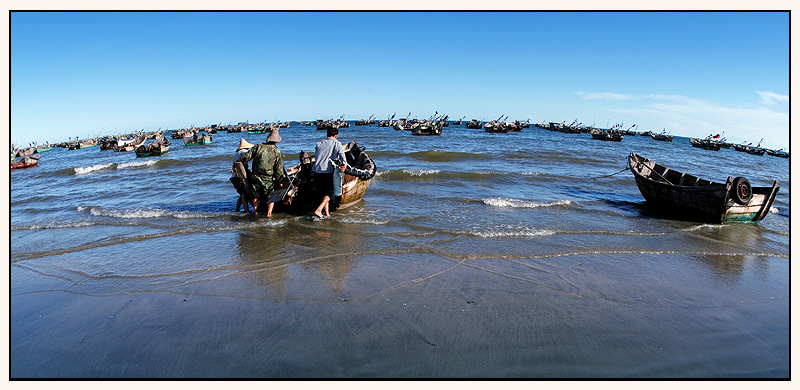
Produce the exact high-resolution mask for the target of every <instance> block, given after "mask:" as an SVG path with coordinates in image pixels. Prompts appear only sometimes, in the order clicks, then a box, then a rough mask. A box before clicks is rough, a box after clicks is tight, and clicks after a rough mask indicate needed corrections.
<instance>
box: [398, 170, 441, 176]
mask: <svg viewBox="0 0 800 390" xmlns="http://www.w3.org/2000/svg"><path fill="white" fill-rule="evenodd" d="M402 172H403V173H405V174H408V175H411V176H424V175H435V174H437V173H439V172H441V171H440V170H438V169H403V171H402Z"/></svg>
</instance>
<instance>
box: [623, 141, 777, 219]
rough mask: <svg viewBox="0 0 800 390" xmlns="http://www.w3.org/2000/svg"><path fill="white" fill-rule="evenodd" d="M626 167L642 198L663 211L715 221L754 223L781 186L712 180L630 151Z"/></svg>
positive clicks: (742, 178)
mask: <svg viewBox="0 0 800 390" xmlns="http://www.w3.org/2000/svg"><path fill="white" fill-rule="evenodd" d="M628 168H629V169H630V170H631V172H632V173H633V176H634V178H635V180H636V185H637V186H638V187H639V191H640V192H641V193H642V196H643V197H644V198H645V200H646V201H647V202H648V203H650V204H652V205H654V206H656V207H659V208H661V209H662V210H663V211H665V212H669V213H670V214H675V215H679V216H683V217H687V218H689V219H693V220H694V219H696V220H704V221H710V222H715V223H723V222H736V221H738V222H757V221H760V220H761V219H763V218H764V217H765V216H766V215H767V213H769V210H770V208H771V207H772V202H773V201H774V200H775V195H776V194H777V193H778V190H779V189H780V187H779V186H778V181H777V180H776V181H773V182H772V186H770V187H751V186H750V181H748V180H747V179H746V178H744V177H736V178H733V177H730V176H729V177H728V180H727V181H726V182H725V183H715V182H712V181H708V180H705V179H701V178H699V177H696V176H692V175H690V174H687V173H684V172H680V171H676V170H672V169H669V168H667V167H665V166H663V165H661V164H657V163H656V162H655V161H651V160H649V159H647V158H644V157H642V156H639V155H637V154H635V153H631V154H630V155H629V156H628Z"/></svg>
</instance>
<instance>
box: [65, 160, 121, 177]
mask: <svg viewBox="0 0 800 390" xmlns="http://www.w3.org/2000/svg"><path fill="white" fill-rule="evenodd" d="M114 165H115V164H114V163H108V164H97V165H92V166H88V167H75V168H73V170H74V172H75V174H76V175H85V174H88V173H92V172H96V171H102V170H104V169H109V168H111V167H113V166H114Z"/></svg>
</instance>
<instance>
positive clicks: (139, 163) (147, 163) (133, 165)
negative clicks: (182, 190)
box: [117, 160, 158, 169]
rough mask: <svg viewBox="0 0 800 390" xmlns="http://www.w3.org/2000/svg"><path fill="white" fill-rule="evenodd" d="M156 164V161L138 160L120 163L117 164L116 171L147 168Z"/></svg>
mask: <svg viewBox="0 0 800 390" xmlns="http://www.w3.org/2000/svg"><path fill="white" fill-rule="evenodd" d="M157 162H158V160H139V161H133V162H127V163H121V164H117V169H125V168H138V167H149V166H151V165H155V164H156V163H157Z"/></svg>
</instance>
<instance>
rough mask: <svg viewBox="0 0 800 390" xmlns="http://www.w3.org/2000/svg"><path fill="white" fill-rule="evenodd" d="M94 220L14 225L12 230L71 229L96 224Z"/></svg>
mask: <svg viewBox="0 0 800 390" xmlns="http://www.w3.org/2000/svg"><path fill="white" fill-rule="evenodd" d="M94 225H95V223H94V222H89V221H81V222H48V223H36V224H33V225H29V226H12V227H11V230H41V229H70V228H79V227H85V226H94Z"/></svg>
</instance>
